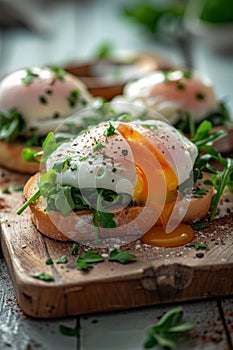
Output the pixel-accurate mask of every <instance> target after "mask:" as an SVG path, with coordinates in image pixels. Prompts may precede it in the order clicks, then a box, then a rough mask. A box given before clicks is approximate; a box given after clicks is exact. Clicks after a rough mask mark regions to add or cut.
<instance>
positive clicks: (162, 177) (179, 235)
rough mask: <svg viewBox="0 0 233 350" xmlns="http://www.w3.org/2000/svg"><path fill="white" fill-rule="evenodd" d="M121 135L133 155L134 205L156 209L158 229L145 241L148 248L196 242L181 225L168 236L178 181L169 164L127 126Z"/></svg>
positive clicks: (192, 233) (136, 132)
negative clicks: (149, 246) (150, 206)
mask: <svg viewBox="0 0 233 350" xmlns="http://www.w3.org/2000/svg"><path fill="white" fill-rule="evenodd" d="M117 129H118V131H119V132H120V133H121V134H122V136H123V137H124V138H125V139H126V141H127V142H128V144H129V145H130V147H131V150H132V152H133V156H134V161H135V167H136V171H137V176H138V182H137V185H136V188H135V190H134V201H135V202H136V203H138V204H143V203H146V202H147V203H149V204H152V205H154V206H155V216H157V217H156V219H157V220H156V221H157V222H156V225H155V226H154V227H152V229H151V230H150V231H149V232H148V233H146V234H145V235H144V236H143V238H142V240H143V241H144V243H146V244H150V245H159V246H165V247H166V246H167V247H169V246H178V245H182V244H186V243H187V242H188V241H190V240H192V239H193V235H194V231H193V230H192V228H191V226H188V225H185V224H180V225H179V226H178V227H177V228H176V229H175V230H174V231H172V232H170V233H166V230H165V227H166V224H167V222H168V220H169V217H170V215H171V213H172V210H173V208H174V206H175V203H176V200H177V195H178V192H177V187H178V178H177V175H176V173H175V171H174V169H173V168H172V167H171V165H170V163H168V161H167V160H166V159H165V158H164V157H163V156H162V155H161V153H160V152H159V151H158V150H157V149H156V148H155V147H154V145H153V144H152V143H150V141H148V139H147V138H146V137H145V136H143V135H142V134H141V133H139V132H138V131H136V130H135V129H133V128H132V127H130V126H129V125H127V124H119V125H118V127H117Z"/></svg>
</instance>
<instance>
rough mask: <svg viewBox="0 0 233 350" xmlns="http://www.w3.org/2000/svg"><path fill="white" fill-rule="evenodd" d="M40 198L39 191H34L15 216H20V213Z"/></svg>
mask: <svg viewBox="0 0 233 350" xmlns="http://www.w3.org/2000/svg"><path fill="white" fill-rule="evenodd" d="M39 197H40V190H38V191H36V193H34V194H33V195H32V196H31V198H29V199H28V200H27V201H26V202H25V203H24V204H23V205H22V207H21V208H19V209H18V210H17V212H16V214H17V215H20V214H22V212H23V211H24V210H25V209H26V208H27V207H28V206H29V205H30V204H31V203H33V202H35V201H36V200H37V199H38V198H39Z"/></svg>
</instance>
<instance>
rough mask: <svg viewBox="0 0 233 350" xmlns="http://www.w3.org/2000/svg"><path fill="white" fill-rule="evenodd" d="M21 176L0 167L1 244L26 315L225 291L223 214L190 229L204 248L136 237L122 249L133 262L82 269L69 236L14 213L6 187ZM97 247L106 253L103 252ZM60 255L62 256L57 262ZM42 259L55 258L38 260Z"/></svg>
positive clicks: (230, 242)
mask: <svg viewBox="0 0 233 350" xmlns="http://www.w3.org/2000/svg"><path fill="white" fill-rule="evenodd" d="M25 181H26V177H25V175H19V174H14V173H10V172H8V171H4V170H2V171H1V187H2V188H4V187H5V186H8V187H9V189H10V193H9V194H4V193H2V194H1V202H0V203H1V208H2V209H1V231H2V232H1V244H2V250H3V254H4V256H5V259H6V262H7V266H8V269H9V272H10V275H11V278H12V281H13V285H14V289H15V293H16V296H17V299H18V302H19V305H20V306H21V308H22V309H23V311H24V312H25V313H26V314H28V315H30V316H33V317H41V318H53V317H63V316H71V315H78V314H86V313H95V312H103V311H110V310H120V309H129V308H135V307H140V306H148V305H156V304H161V303H168V302H177V301H187V300H193V299H201V298H207V297H214V296H220V295H231V294H232V293H233V278H232V277H233V256H232V248H233V232H232V218H233V216H232V214H231V213H229V214H228V215H227V216H225V217H223V218H219V219H216V220H215V221H214V222H213V223H211V224H210V226H209V228H208V229H205V230H203V231H202V232H198V233H197V234H196V237H195V240H194V241H195V242H202V243H206V244H208V246H209V248H210V249H209V250H205V251H197V250H196V249H195V248H192V247H191V248H190V247H187V246H182V247H176V248H157V247H149V246H147V245H144V244H142V243H140V242H139V241H137V242H133V243H131V244H130V245H129V246H126V247H124V249H130V251H131V252H133V253H134V254H135V255H136V256H137V260H136V261H135V262H132V263H130V264H127V265H121V264H119V263H117V262H109V261H108V259H107V258H106V259H105V261H104V262H103V263H100V264H98V265H96V266H95V267H94V268H92V269H91V270H90V271H88V272H83V271H79V270H77V267H76V259H77V257H76V256H75V255H72V254H71V248H72V245H73V242H69V243H61V242H58V241H54V240H52V239H49V238H47V237H45V236H43V235H42V234H41V233H39V232H38V231H37V229H36V228H35V227H34V225H33V224H32V222H31V219H30V210H29V209H27V210H26V211H25V212H24V213H23V214H22V215H21V216H18V215H16V210H17V208H19V206H21V204H22V202H23V195H22V192H15V191H13V189H11V184H24V183H25ZM225 202H226V203H228V199H226V201H225ZM80 249H81V250H82V251H85V249H86V248H85V247H81V248H80ZM100 253H104V254H106V255H107V254H108V253H109V250H103V249H102V250H100ZM63 255H66V256H67V258H68V262H67V263H66V264H57V263H56V261H57V259H58V258H59V257H61V256H63ZM47 258H51V259H52V260H53V261H54V262H55V263H54V264H53V265H46V264H45V261H46V259H47ZM37 272H45V273H49V274H51V275H52V276H53V277H54V281H52V282H44V281H40V280H37V279H35V278H33V277H32V274H34V273H37Z"/></svg>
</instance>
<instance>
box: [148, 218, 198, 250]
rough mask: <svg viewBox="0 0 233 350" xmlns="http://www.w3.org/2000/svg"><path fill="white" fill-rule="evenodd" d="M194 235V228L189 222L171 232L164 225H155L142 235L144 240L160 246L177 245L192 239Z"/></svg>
mask: <svg viewBox="0 0 233 350" xmlns="http://www.w3.org/2000/svg"><path fill="white" fill-rule="evenodd" d="M194 236H195V232H194V230H193V229H192V227H191V226H190V225H187V224H183V223H181V224H179V225H178V226H177V227H176V228H175V229H174V230H173V231H172V232H169V233H166V232H165V231H164V228H163V227H162V226H157V225H155V226H153V227H152V228H151V229H150V230H149V231H148V232H147V233H146V234H145V235H144V236H143V237H142V241H143V243H145V244H149V245H155V246H158V247H177V246H180V245H184V244H187V243H188V242H190V241H192V240H193V238H194Z"/></svg>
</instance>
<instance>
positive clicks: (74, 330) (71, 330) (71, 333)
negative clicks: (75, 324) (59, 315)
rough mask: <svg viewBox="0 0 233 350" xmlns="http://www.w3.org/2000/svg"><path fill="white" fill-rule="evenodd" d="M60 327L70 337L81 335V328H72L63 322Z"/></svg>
mask: <svg viewBox="0 0 233 350" xmlns="http://www.w3.org/2000/svg"><path fill="white" fill-rule="evenodd" d="M59 329H60V332H61V333H62V334H63V335H67V336H69V337H79V335H80V329H78V328H71V327H67V326H64V325H62V324H61V325H60V327H59Z"/></svg>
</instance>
